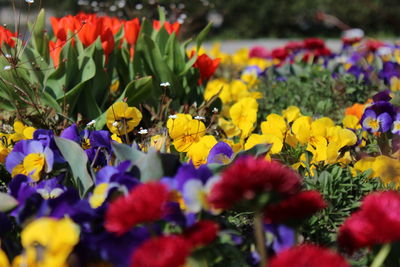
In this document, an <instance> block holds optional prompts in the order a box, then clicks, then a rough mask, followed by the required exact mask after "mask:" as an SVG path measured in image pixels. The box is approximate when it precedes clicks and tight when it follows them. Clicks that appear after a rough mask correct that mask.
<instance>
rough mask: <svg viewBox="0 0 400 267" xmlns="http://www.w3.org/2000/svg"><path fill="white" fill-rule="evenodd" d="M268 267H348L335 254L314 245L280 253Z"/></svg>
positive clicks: (293, 248)
mask: <svg viewBox="0 0 400 267" xmlns="http://www.w3.org/2000/svg"><path fill="white" fill-rule="evenodd" d="M269 266H270V267H288V266H296V267H322V266H323V267H350V264H348V263H347V261H346V260H345V258H343V257H342V256H341V255H339V254H337V253H336V252H334V251H332V250H329V249H326V248H322V247H319V246H316V245H311V244H307V245H302V246H297V247H292V248H290V249H288V250H285V251H282V252H281V253H279V254H278V255H277V256H275V257H274V258H272V260H271V263H270V265H269Z"/></svg>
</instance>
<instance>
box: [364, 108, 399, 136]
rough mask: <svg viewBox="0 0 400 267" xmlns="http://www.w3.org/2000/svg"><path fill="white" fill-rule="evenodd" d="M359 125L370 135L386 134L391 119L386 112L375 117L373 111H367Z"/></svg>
mask: <svg viewBox="0 0 400 267" xmlns="http://www.w3.org/2000/svg"><path fill="white" fill-rule="evenodd" d="M361 125H362V127H363V129H364V130H367V131H369V132H372V133H376V132H378V131H380V132H387V131H388V130H389V129H390V127H391V125H392V117H391V116H390V115H389V114H388V113H387V112H384V113H382V114H379V115H377V114H376V113H375V111H373V110H372V109H368V110H366V111H365V112H364V114H363V117H362V118H361Z"/></svg>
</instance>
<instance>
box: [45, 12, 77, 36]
mask: <svg viewBox="0 0 400 267" xmlns="http://www.w3.org/2000/svg"><path fill="white" fill-rule="evenodd" d="M50 23H51V26H52V28H53V32H54V34H55V36H56V37H57V39H60V40H61V41H66V40H67V37H68V32H72V34H74V33H75V31H77V30H79V29H80V28H81V27H82V22H81V21H78V20H77V19H76V18H75V17H74V16H71V15H68V16H65V17H62V18H55V17H51V18H50Z"/></svg>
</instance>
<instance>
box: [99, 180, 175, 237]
mask: <svg viewBox="0 0 400 267" xmlns="http://www.w3.org/2000/svg"><path fill="white" fill-rule="evenodd" d="M168 198H169V192H168V191H167V188H166V187H165V186H164V185H163V184H161V183H156V182H150V183H146V184H141V185H138V186H136V187H134V188H133V189H132V190H131V191H130V192H129V194H128V195H127V196H123V197H119V198H117V199H116V200H115V201H113V202H112V203H111V204H110V205H109V207H108V209H107V211H106V215H105V225H104V226H105V228H106V229H107V230H108V231H109V232H112V233H116V234H123V233H126V232H127V231H129V230H130V229H131V228H132V227H134V226H135V225H137V224H141V223H149V222H153V221H156V220H159V219H161V218H162V217H163V216H164V215H165V205H166V203H167V201H168Z"/></svg>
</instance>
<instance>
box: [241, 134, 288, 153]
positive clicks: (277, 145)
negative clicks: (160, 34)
mask: <svg viewBox="0 0 400 267" xmlns="http://www.w3.org/2000/svg"><path fill="white" fill-rule="evenodd" d="M258 144H272V147H271V150H270V151H269V152H270V153H272V154H277V153H279V152H281V151H282V147H283V143H282V139H280V138H278V137H276V136H275V135H272V134H263V135H260V134H252V135H250V136H249V138H248V139H247V141H246V144H245V145H244V149H245V150H248V149H250V148H252V147H254V146H255V145H258Z"/></svg>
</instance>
